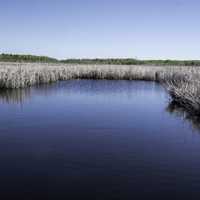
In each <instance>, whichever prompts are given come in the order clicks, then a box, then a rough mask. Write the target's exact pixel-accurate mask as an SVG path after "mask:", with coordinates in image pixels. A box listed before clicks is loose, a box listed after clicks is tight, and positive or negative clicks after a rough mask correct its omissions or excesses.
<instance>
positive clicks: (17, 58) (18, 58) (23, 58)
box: [0, 54, 200, 66]
mask: <svg viewBox="0 0 200 200" xmlns="http://www.w3.org/2000/svg"><path fill="white" fill-rule="evenodd" d="M0 62H39V63H65V64H97V65H98V64H106V65H179V66H180V65H181V66H200V60H138V59H133V58H123V59H121V58H109V59H99V58H97V59H65V60H58V59H55V58H51V57H47V56H34V55H18V54H0Z"/></svg>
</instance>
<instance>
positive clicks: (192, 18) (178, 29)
mask: <svg viewBox="0 0 200 200" xmlns="http://www.w3.org/2000/svg"><path fill="white" fill-rule="evenodd" d="M0 53H17V54H34V55H46V56H51V57H56V58H58V59H63V58H108V57H112V58H117V57H118V58H128V57H129V58H138V59H200V1H199V0H56V1H55V0H0Z"/></svg>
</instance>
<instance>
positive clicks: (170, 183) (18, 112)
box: [0, 80, 200, 200]
mask: <svg viewBox="0 0 200 200" xmlns="http://www.w3.org/2000/svg"><path fill="white" fill-rule="evenodd" d="M168 104H169V96H168V94H167V93H166V92H165V90H164V89H163V88H162V87H161V86H160V85H158V84H156V83H152V82H142V81H138V82H136V81H95V80H74V81H64V82H59V83H55V84H52V85H43V86H39V87H33V88H31V89H24V90H13V91H4V92H1V93H0V160H1V164H0V196H2V195H4V196H5V195H7V198H12V197H15V198H16V197H21V199H39V198H43V199H67V198H69V199H78V198H79V199H84V198H91V199H95V200H96V199H101V200H103V199H122V200H125V199H133V198H134V197H138V199H139V197H140V198H142V197H146V198H148V199H150V197H156V196H159V197H163V198H166V197H168V198H171V197H174V198H177V199H178V198H183V197H185V198H186V197H188V199H191V197H200V134H199V133H200V131H199V130H198V129H197V128H196V127H195V125H194V124H193V123H191V121H190V120H189V121H187V120H184V117H183V115H182V114H180V113H179V112H176V111H174V110H173V111H172V109H170V108H169V106H168ZM4 199H6V198H4Z"/></svg>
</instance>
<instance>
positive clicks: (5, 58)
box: [0, 54, 58, 63]
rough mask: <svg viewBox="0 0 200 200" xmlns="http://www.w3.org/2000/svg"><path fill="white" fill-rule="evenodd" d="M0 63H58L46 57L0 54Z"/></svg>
mask: <svg viewBox="0 0 200 200" xmlns="http://www.w3.org/2000/svg"><path fill="white" fill-rule="evenodd" d="M0 62H40V63H55V62H58V60H57V59H55V58H50V57H46V56H32V55H17V54H0Z"/></svg>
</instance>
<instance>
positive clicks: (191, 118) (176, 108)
mask: <svg viewBox="0 0 200 200" xmlns="http://www.w3.org/2000/svg"><path fill="white" fill-rule="evenodd" d="M166 110H167V112H169V113H170V114H172V115H174V116H177V117H179V118H182V119H183V120H184V121H187V122H189V123H190V124H191V126H192V128H193V129H194V130H198V131H199V130H200V117H198V116H195V115H192V114H191V113H189V112H187V111H186V110H185V109H184V108H183V107H181V106H180V105H178V104H177V103H176V102H174V101H171V102H170V103H169V105H168V106H167V108H166Z"/></svg>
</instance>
